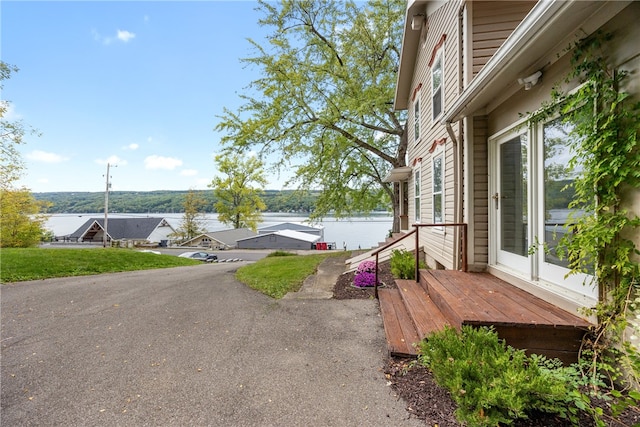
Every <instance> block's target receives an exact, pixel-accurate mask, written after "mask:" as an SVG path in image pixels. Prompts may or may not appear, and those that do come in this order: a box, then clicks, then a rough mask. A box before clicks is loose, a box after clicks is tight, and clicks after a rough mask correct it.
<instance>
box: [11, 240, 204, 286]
mask: <svg viewBox="0 0 640 427" xmlns="http://www.w3.org/2000/svg"><path fill="white" fill-rule="evenodd" d="M199 263H200V261H196V260H192V259H188V258H179V257H176V256H171V255H158V254H154V253H148V252H138V251H135V250H131V249H116V248H106V249H105V248H91V249H62V248H60V249H42V248H20V249H13V248H1V249H0V281H1V282H2V283H9V282H20V281H24V280H40V279H47V278H51V277H69V276H86V275H91V274H101V273H113V272H118V271H134V270H150V269H155V268H168V267H178V266H183V265H195V264H199Z"/></svg>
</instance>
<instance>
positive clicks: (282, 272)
mask: <svg viewBox="0 0 640 427" xmlns="http://www.w3.org/2000/svg"><path fill="white" fill-rule="evenodd" d="M341 254H344V252H339V253H337V254H336V253H324V254H317V255H316V254H314V255H294V256H272V257H267V258H263V259H261V260H259V261H257V262H255V263H253V264H249V265H245V266H244V267H241V268H239V269H238V271H237V273H236V279H238V280H239V281H241V282H242V283H244V284H246V285H247V286H249V287H251V288H253V289H255V290H257V291H260V292H262V293H263V294H266V295H269V296H270V297H273V298H282V297H283V296H285V295H286V294H287V293H289V292H296V291H298V290H299V289H300V288H301V287H302V284H303V282H304V279H306V278H307V277H308V276H311V275H312V274H315V273H316V271H317V268H318V265H319V264H320V263H321V262H322V261H323V260H324V259H325V258H327V257H329V256H337V255H341Z"/></svg>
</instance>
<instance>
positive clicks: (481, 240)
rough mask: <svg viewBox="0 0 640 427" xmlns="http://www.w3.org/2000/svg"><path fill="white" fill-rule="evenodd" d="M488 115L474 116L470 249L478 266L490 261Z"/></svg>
mask: <svg viewBox="0 0 640 427" xmlns="http://www.w3.org/2000/svg"><path fill="white" fill-rule="evenodd" d="M487 137H488V126H487V117H486V116H482V117H480V116H478V117H474V118H473V165H474V168H473V196H472V197H473V213H474V215H473V219H472V220H473V230H474V233H473V236H472V239H471V241H470V242H469V243H470V246H471V247H470V250H473V253H474V263H475V264H476V266H477V267H480V266H482V265H483V264H484V265H485V266H486V264H488V262H489V193H488V191H489V168H488V165H487V159H488V152H487V149H488V145H487Z"/></svg>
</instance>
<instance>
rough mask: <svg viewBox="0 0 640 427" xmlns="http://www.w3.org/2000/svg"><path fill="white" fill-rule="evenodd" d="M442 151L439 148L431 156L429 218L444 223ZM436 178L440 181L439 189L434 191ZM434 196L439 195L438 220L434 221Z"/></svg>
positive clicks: (436, 222)
mask: <svg viewBox="0 0 640 427" xmlns="http://www.w3.org/2000/svg"><path fill="white" fill-rule="evenodd" d="M436 161H439V162H440V175H439V176H436V167H435V163H436ZM444 165H445V162H444V152H443V151H442V149H439V150H438V151H437V152H436V153H435V154H434V155H433V156H432V157H431V210H432V213H431V220H432V221H433V223H434V224H444V222H445V220H444V218H445V206H444V176H445V174H444V167H445V166H444ZM436 179H438V180H439V181H440V191H436ZM436 196H439V197H440V216H441V218H440V221H436Z"/></svg>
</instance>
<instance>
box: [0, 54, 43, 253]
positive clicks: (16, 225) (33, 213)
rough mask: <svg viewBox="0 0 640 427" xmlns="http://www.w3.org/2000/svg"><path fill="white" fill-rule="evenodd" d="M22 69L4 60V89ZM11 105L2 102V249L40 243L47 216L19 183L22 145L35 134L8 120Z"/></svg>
mask: <svg viewBox="0 0 640 427" xmlns="http://www.w3.org/2000/svg"><path fill="white" fill-rule="evenodd" d="M17 71H18V68H16V67H14V66H12V65H9V64H7V63H5V62H2V61H0V89H2V88H3V84H4V81H5V80H7V79H9V78H10V77H11V73H15V72H17ZM10 107H11V103H10V102H9V101H6V100H1V101H0V247H27V246H33V245H36V244H38V243H39V242H40V238H41V237H42V235H43V232H44V221H45V219H46V218H45V217H44V216H43V215H40V212H41V210H42V209H44V208H45V207H46V203H44V202H38V201H36V200H35V198H34V197H33V194H31V192H30V191H29V190H28V189H26V188H17V187H16V185H15V184H16V181H17V180H18V179H19V178H20V176H21V175H22V172H23V171H24V163H23V162H22V157H21V156H20V152H19V151H18V148H17V147H18V145H20V144H23V143H24V136H25V134H27V133H35V131H34V130H32V129H31V128H30V127H28V126H27V125H25V124H24V123H23V122H22V121H21V120H18V119H14V118H12V117H8V113H9V112H10Z"/></svg>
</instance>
